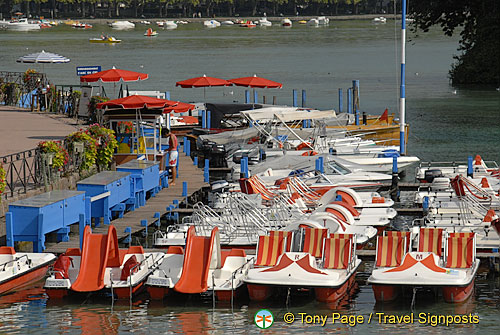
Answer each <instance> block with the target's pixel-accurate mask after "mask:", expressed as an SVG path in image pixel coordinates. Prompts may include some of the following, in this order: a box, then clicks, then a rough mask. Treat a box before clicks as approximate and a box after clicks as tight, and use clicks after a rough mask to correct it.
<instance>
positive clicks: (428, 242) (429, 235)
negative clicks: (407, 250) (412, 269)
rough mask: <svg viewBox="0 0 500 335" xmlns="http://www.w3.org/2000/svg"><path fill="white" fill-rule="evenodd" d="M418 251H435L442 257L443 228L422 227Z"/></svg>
mask: <svg viewBox="0 0 500 335" xmlns="http://www.w3.org/2000/svg"><path fill="white" fill-rule="evenodd" d="M418 251H419V252H433V253H435V254H436V255H438V256H439V257H441V256H442V254H443V229H442V228H420V233H419V236H418Z"/></svg>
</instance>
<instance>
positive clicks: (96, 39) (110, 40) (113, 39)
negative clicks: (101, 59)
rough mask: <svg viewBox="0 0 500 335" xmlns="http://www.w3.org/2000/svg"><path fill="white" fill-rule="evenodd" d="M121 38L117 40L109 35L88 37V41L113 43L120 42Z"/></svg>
mask: <svg viewBox="0 0 500 335" xmlns="http://www.w3.org/2000/svg"><path fill="white" fill-rule="evenodd" d="M121 41H122V40H117V39H116V38H114V37H113V36H110V37H104V38H91V39H89V42H90V43H109V44H114V43H120V42H121Z"/></svg>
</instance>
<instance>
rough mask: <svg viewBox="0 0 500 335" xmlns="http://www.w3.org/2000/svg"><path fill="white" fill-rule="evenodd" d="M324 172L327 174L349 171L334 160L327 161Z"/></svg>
mask: <svg viewBox="0 0 500 335" xmlns="http://www.w3.org/2000/svg"><path fill="white" fill-rule="evenodd" d="M325 173H326V174H327V175H328V174H335V175H345V174H348V173H350V171H349V170H348V169H346V168H345V167H343V166H342V165H340V164H338V163H337V162H335V161H328V162H327V163H326V166H325Z"/></svg>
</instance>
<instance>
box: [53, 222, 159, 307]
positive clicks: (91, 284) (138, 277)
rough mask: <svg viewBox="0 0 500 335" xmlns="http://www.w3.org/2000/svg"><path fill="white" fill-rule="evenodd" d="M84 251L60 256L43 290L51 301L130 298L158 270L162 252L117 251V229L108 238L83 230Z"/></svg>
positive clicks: (139, 248)
mask: <svg viewBox="0 0 500 335" xmlns="http://www.w3.org/2000/svg"><path fill="white" fill-rule="evenodd" d="M83 234H84V236H83V248H82V250H80V249H79V248H70V249H68V250H67V251H66V252H65V253H64V254H62V255H61V256H59V258H58V260H57V261H56V263H55V264H54V269H53V271H51V273H50V276H49V278H47V280H46V281H45V285H44V288H45V290H46V292H47V294H48V296H49V297H50V298H51V299H61V298H63V297H65V296H68V295H78V294H80V295H81V294H82V293H83V294H85V296H87V294H88V293H97V294H100V293H111V294H112V295H113V296H117V297H118V298H119V299H124V298H131V295H133V294H136V293H138V292H139V291H140V290H141V289H142V288H143V287H144V286H143V285H144V283H145V281H146V279H147V277H148V276H149V275H150V274H151V273H152V272H153V271H154V270H155V269H156V268H157V267H158V266H159V264H160V263H161V260H162V258H163V257H164V254H163V252H144V250H143V248H142V247H141V246H131V247H129V248H128V249H119V248H118V238H117V235H116V228H115V227H114V226H112V225H111V226H109V228H108V233H107V234H92V232H91V229H90V226H86V227H85V230H84V233H83Z"/></svg>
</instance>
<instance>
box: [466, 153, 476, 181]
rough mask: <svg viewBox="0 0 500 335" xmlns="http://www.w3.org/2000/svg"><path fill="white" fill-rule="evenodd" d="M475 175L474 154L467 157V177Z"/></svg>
mask: <svg viewBox="0 0 500 335" xmlns="http://www.w3.org/2000/svg"><path fill="white" fill-rule="evenodd" d="M473 175H474V169H473V167H472V156H469V157H467V177H472V176H473Z"/></svg>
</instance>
